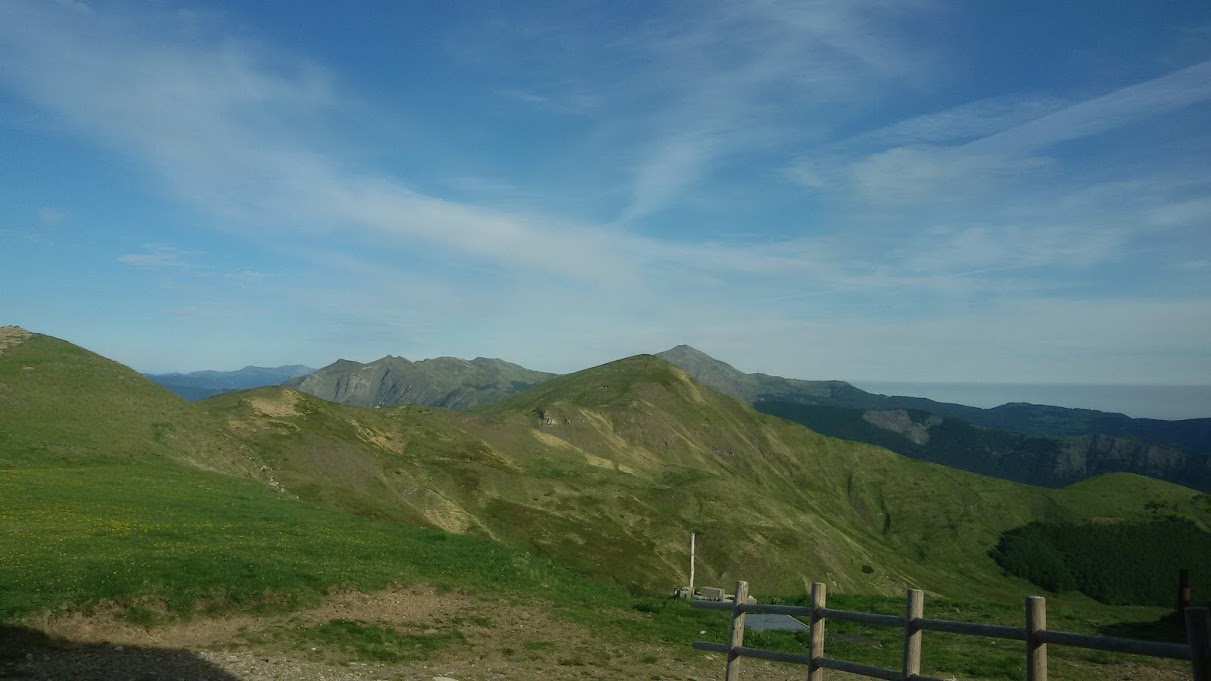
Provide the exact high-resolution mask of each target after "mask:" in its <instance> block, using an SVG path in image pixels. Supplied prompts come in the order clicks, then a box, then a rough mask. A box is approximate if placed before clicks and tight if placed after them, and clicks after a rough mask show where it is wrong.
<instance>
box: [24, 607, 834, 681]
mask: <svg viewBox="0 0 1211 681" xmlns="http://www.w3.org/2000/svg"><path fill="white" fill-rule="evenodd" d="M333 621H354V622H362V623H373V624H387V625H391V626H393V627H399V628H400V629H401V630H408V631H416V632H434V635H438V633H439V632H441V633H445V632H451V631H457V632H459V633H460V635H461V639H460V640H459V641H458V642H457V643H454V644H452V645H449V646H447V647H444V648H442V649H440V650H438V651H436V652H435V653H434V654H432V655H430V656H428V657H427V658H425V659H421V660H415V661H412V660H410V661H407V662H378V661H374V660H366V659H359V658H358V657H357V656H356V655H353V654H351V653H349V652H348V651H344V650H339V649H338V650H333V649H324V648H323V647H321V646H316V645H313V642H309V641H306V640H303V639H300V638H299V637H298V635H297V632H299V631H304V630H307V629H308V628H309V627H314V626H317V625H320V624H323V623H325V622H333ZM22 624H23V627H22V631H23V635H22V636H18V637H9V639H10V640H12V641H13V643H11V644H10V645H9V646H8V647H9V648H11V649H10V650H8V651H7V652H0V677H7V676H12V677H15V678H29V679H132V678H134V679H144V678H146V679H161V678H172V679H176V678H207V679H211V680H215V679H218V680H221V681H232V680H244V681H260V680H264V679H328V680H333V681H344V680H347V679H348V680H354V679H356V680H362V679H400V680H404V679H407V680H412V679H416V680H423V681H434V679H438V678H442V677H444V678H447V679H455V680H456V681H479V680H482V681H487V680H500V679H557V680H563V679H568V680H571V679H603V680H604V679H650V680H661V679H663V680H667V681H690V680H697V679H712V680H713V679H718V678H721V677H722V676H723V669H724V664H725V659H724V657H723V656H722V655H719V654H712V653H703V652H697V651H693V650H691V649H690V648H689V642H688V641H686V642H685V644H684V645H663V646H662V645H656V644H648V643H643V644H629V643H626V642H625V641H616V640H611V639H609V638H608V637H602V636H600V635H598V633H597V632H594V631H593V630H592V629H590V628H589V627H587V626H585V625H582V624H580V623H577V622H572V621H568V620H567V619H564V618H561V617H559V616H558V614H556V613H553V612H550V611H548V610H546V609H544V608H543V607H542V605H541V604H538V603H536V604H534V605H533V607H524V606H522V605H520V604H517V603H511V602H507V601H503V600H494V599H488V598H483V597H477V596H473V595H468V594H463V593H452V592H442V591H438V590H435V589H432V588H428V587H400V588H394V589H389V590H387V591H382V592H378V593H373V594H365V593H360V592H355V591H350V592H342V593H336V594H333V595H332V596H330V597H329V598H328V599H327V600H326V601H325V602H324V603H322V604H321V605H320V606H319V607H316V608H313V609H310V610H304V611H299V612H293V613H285V614H279V615H264V616H257V615H244V614H241V615H233V616H228V617H221V618H198V619H195V620H192V621H189V622H178V623H170V624H165V625H161V626H155V627H150V628H145V627H142V626H139V625H136V624H132V623H130V622H127V621H125V620H124V619H122V618H121V613H119V612H117V611H115V610H97V611H95V612H94V613H93V614H92V615H89V616H85V615H83V614H79V613H76V614H70V615H66V616H60V617H53V618H52V617H36V618H30V619H28V620H26V621H25V622H23V623H22ZM0 633H2V632H0ZM744 664H745V672H744V678H745V679H746V680H753V681H755V680H757V679H770V680H774V681H782V680H783V679H785V680H787V681H789V680H790V679H801V678H802V677H803V673H804V672H803V669H802V668H801V667H793V666H789V665H777V664H773V663H767V662H764V661H760V660H745V662H744ZM829 678H830V679H837V680H838V681H842V680H845V681H848V679H851V678H855V677H850V676H848V675H843V674H838V673H830V676H829Z"/></svg>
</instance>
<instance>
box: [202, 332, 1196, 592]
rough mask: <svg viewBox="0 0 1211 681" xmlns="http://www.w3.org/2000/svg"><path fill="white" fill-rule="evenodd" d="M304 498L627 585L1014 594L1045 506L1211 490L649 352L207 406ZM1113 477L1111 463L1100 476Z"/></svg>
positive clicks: (1086, 505)
mask: <svg viewBox="0 0 1211 681" xmlns="http://www.w3.org/2000/svg"><path fill="white" fill-rule="evenodd" d="M203 405H205V406H206V407H207V408H208V409H209V410H210V411H211V412H212V413H214V414H216V415H220V416H222V417H223V418H225V419H227V422H228V424H229V427H230V428H231V430H232V431H233V432H235V433H238V434H239V436H240V437H241V438H242V439H243V440H244V441H245V442H246V443H247V444H248V446H249V447H250V448H252V449H255V450H258V451H261V452H264V453H265V462H266V465H267V466H268V467H269V468H270V470H271V472H272V474H273V476H274V478H275V480H277V481H280V482H281V483H282V484H283V485H284V486H285V487H286V488H287V489H289V490H291V491H292V492H294V493H297V494H299V495H301V496H303V497H304V498H307V499H312V500H315V501H319V502H322V503H325V504H329V505H335V506H338V507H341V508H347V509H350V510H354V511H357V512H360V513H364V514H373V515H381V516H384V517H390V518H396V519H400V520H404V521H407V522H414V523H422V524H429V525H433V526H436V527H443V528H446V529H449V530H451V531H455V532H468V533H482V534H485V535H487V536H490V537H493V538H497V539H499V540H501V541H503V542H505V543H508V544H510V545H513V546H517V547H520V548H524V549H527V550H529V551H532V552H535V553H537V554H539V555H543V556H547V557H549V558H551V559H552V560H554V561H556V562H558V563H559V564H563V565H568V566H571V567H572V568H574V569H575V570H577V571H579V572H581V573H584V574H588V575H592V576H594V577H596V578H598V579H602V580H608V581H613V582H615V583H617V584H621V585H624V586H626V587H628V588H631V589H638V590H640V591H648V592H657V593H659V592H663V591H664V590H666V589H667V588H668V587H669V586H671V585H672V584H675V583H678V582H681V581H684V580H685V579H686V577H687V575H686V573H687V566H686V558H687V556H686V553H687V551H686V546H685V544H686V539H687V537H688V535H689V532H690V531H698V532H699V533H700V534H699V557H700V564H699V575H700V582H702V583H706V582H708V581H710V582H716V583H724V584H726V583H729V582H731V581H732V580H734V579H737V578H745V579H748V580H749V581H751V582H753V583H754V584H755V588H759V589H765V590H768V591H782V592H785V591H794V590H797V589H801V588H802V586H803V584H804V583H805V582H806V581H810V580H811V579H818V578H819V577H820V576H821V575H827V576H828V578H829V580H831V581H832V583H833V584H834V587H835V588H839V589H843V590H866V591H870V590H874V591H882V592H895V591H897V590H899V589H901V588H902V587H903V585H904V584H905V583H914V584H920V585H924V586H926V587H927V588H930V589H933V590H936V591H938V592H940V593H946V594H950V595H960V596H961V595H969V594H974V593H980V594H988V593H997V592H1000V593H1006V594H1008V593H1015V594H1016V593H1018V591H1019V590H1020V589H1021V588H1024V587H1023V585H1022V584H1021V583H1014V582H1007V581H1006V580H1005V579H1004V578H1003V577H1002V576H1001V572H1000V569H999V568H998V567H997V566H996V565H995V563H993V561H992V560H991V559H990V558H989V557H988V555H987V553H988V551H989V550H990V549H991V548H992V547H993V546H994V545H995V544H996V541H997V539H998V537H999V535H1000V533H1001V532H1003V531H1005V530H1008V529H1011V528H1013V527H1017V526H1020V525H1023V524H1025V523H1027V522H1030V521H1032V520H1042V519H1083V518H1088V517H1095V516H1107V517H1124V518H1139V519H1146V518H1150V517H1151V516H1152V513H1153V512H1152V511H1150V510H1149V509H1148V508H1145V504H1147V503H1149V502H1150V501H1154V500H1162V501H1163V503H1164V504H1166V505H1167V506H1166V507H1167V508H1173V509H1177V510H1178V511H1179V512H1180V513H1182V514H1185V515H1188V516H1190V517H1194V518H1197V519H1198V522H1201V523H1206V522H1207V520H1208V518H1211V515H1208V512H1207V511H1208V509H1207V508H1206V505H1205V503H1203V502H1200V501H1199V500H1200V499H1205V497H1203V496H1202V495H1198V494H1196V493H1194V492H1192V491H1190V490H1185V489H1181V488H1177V487H1173V486H1171V485H1166V484H1163V483H1157V482H1155V481H1150V480H1147V479H1143V478H1138V477H1134V476H1129V478H1130V479H1131V480H1132V482H1131V483H1130V485H1129V487H1131V491H1130V492H1129V493H1127V494H1123V495H1119V496H1118V497H1117V498H1116V499H1115V500H1114V501H1111V502H1105V500H1104V499H1103V496H1102V495H1101V493H1099V492H1097V491H1095V492H1094V493H1093V494H1092V495H1087V494H1085V493H1084V492H1082V491H1081V489H1083V488H1081V489H1077V490H1074V491H1070V490H1043V489H1038V488H1031V487H1023V486H1021V485H1016V484H1013V483H1009V482H1005V481H1000V480H993V479H989V478H984V477H980V476H977V475H972V474H969V473H965V472H962V471H956V470H952V469H948V468H945V467H942V466H936V465H932V464H927V463H923V462H917V461H912V460H909V459H906V458H904V457H901V456H898V455H895V454H892V453H891V452H888V451H886V450H882V449H879V448H876V447H873V446H868V445H861V444H855V443H849V442H843V441H840V440H836V439H832V438H827V437H824V436H821V435H818V434H816V433H813V432H811V431H808V430H806V429H803V428H801V427H798V426H795V425H793V424H789V423H787V422H785V421H782V420H781V419H776V418H772V417H768V416H765V415H762V414H759V413H757V412H755V411H754V410H752V409H751V408H749V407H747V406H745V405H743V404H741V403H739V402H737V401H736V400H734V399H731V398H729V397H727V396H724V395H721V394H719V393H716V392H714V391H712V390H710V389H708V388H705V387H704V386H701V385H699V384H697V383H696V382H694V381H693V380H691V379H690V378H689V377H688V375H686V374H685V372H683V371H681V370H679V369H677V368H676V367H673V366H672V365H670V364H668V363H667V362H664V361H663V360H660V359H658V358H655V357H651V356H641V357H635V358H630V359H627V360H621V361H618V362H613V363H610V364H607V365H604V366H602V367H597V368H594V369H590V370H586V371H583V372H579V373H576V374H571V375H568V376H562V377H559V378H556V379H553V380H551V381H549V382H547V383H544V384H543V385H541V386H538V387H536V388H533V389H531V390H529V391H526V392H524V393H520V394H518V395H515V396H513V397H511V398H509V399H508V400H505V401H504V402H502V403H500V404H497V405H493V406H491V407H487V408H485V409H484V410H483V411H482V412H480V413H472V414H468V413H462V412H454V411H447V410H441V409H433V408H425V407H417V406H406V407H405V406H401V407H394V408H383V409H375V410H366V409H357V408H353V407H347V406H343V405H335V404H331V403H327V402H324V401H321V400H317V399H315V398H312V397H309V396H305V395H301V394H298V393H294V392H292V391H289V390H287V389H281V388H277V389H261V390H257V391H252V392H248V393H241V394H232V395H224V396H220V397H216V398H212V399H211V400H207V401H206V402H204V403H203ZM1090 485H1091V486H1092V488H1093V489H1095V490H1097V489H1098V488H1099V487H1100V486H1106V487H1107V488H1108V489H1109V488H1113V489H1114V491H1115V493H1117V491H1118V487H1119V486H1120V485H1121V483H1119V482H1117V479H1116V478H1106V479H1103V480H1097V481H1093V482H1091V483H1090Z"/></svg>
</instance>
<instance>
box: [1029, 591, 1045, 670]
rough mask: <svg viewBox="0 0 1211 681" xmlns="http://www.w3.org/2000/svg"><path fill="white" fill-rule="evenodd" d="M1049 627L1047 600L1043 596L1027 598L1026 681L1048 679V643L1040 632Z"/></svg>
mask: <svg viewBox="0 0 1211 681" xmlns="http://www.w3.org/2000/svg"><path fill="white" fill-rule="evenodd" d="M1046 629H1047V601H1046V599H1044V598H1043V597H1042V596H1030V597H1028V598H1027V599H1026V681H1047V644H1046V643H1043V642H1042V641H1040V640H1039V632H1040V631H1045V630H1046Z"/></svg>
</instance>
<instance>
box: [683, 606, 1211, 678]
mask: <svg viewBox="0 0 1211 681" xmlns="http://www.w3.org/2000/svg"><path fill="white" fill-rule="evenodd" d="M825 596H826V590H825V587H824V584H821V583H819V582H815V583H813V584H812V603H811V606H810V607H808V606H801V605H772V604H762V603H746V602H745V601H746V600H747V599H748V582H736V598H735V601H734V602H732V603H726V602H723V603H720V602H711V601H693V602H692V603H691V605H693V606H694V607H696V608H708V609H711V610H727V611H729V612H731V615H732V626H731V632H730V635H729V638H728V640H729V642H728V643H727V644H723V643H707V642H705V641H694V644H693V645H694V647H695V648H697V649H698V650H710V651H714V652H717V653H725V654H726V655H727V673H726V676H725V677H724V678H725V679H726V681H738V680H739V679H740V659H741V658H743V657H755V658H760V659H763V660H773V661H775V662H788V663H790V664H801V665H806V666H807V678H808V681H823V680H824V670H825V669H836V670H838V671H844V672H850V673H852V674H858V675H860V676H866V677H870V678H874V679H886V680H887V681H943V680H942V679H937V678H934V677H930V676H922V675H921V634H922V632H926V631H941V632H946V633H950V634H963V635H966V636H986V637H989V638H1004V639H1009V640H1012V641H1024V642H1025V644H1026V646H1025V647H1026V650H1025V656H1024V662H1025V665H1026V681H1047V644H1048V643H1053V644H1055V645H1062V646H1072V647H1076V648H1085V649H1089V650H1108V651H1111V652H1118V653H1130V654H1134V655H1147V656H1150V657H1164V658H1170V659H1176V660H1190V663H1191V669H1192V672H1193V677H1192V678H1193V679H1194V681H1211V616H1209V615H1208V611H1207V608H1187V609H1186V636H1187V639H1186V640H1187V642H1186V643H1162V642H1157V641H1141V640H1136V639H1130V638H1114V637H1110V636H1092V635H1089V634H1074V633H1069V632H1064V631H1052V630H1050V629H1048V628H1047V608H1046V602H1045V601H1044V599H1043V598H1042V597H1039V596H1031V597H1029V598H1027V599H1026V626H1023V627H1008V626H1000V625H993V624H976V623H974V622H956V621H953V620H937V619H927V618H926V617H925V596H924V594H923V593H922V592H921V591H919V590H917V589H910V590H909V591H908V598H907V606H906V608H905V613H904V616H903V617H901V616H899V615H880V614H876V613H869V612H852V611H849V610H833V609H831V608H828V607H826V605H825ZM746 613H753V614H757V613H768V614H778V615H799V616H805V617H808V618H809V622H810V631H809V636H810V644H809V645H810V650H809V651H808V654H806V655H803V654H796V653H783V652H778V651H773V650H763V649H761V648H746V647H745V646H744V616H745V614H746ZM829 619H833V620H839V621H842V622H857V623H859V624H867V625H880V626H888V627H898V628H901V629H903V630H904V655H903V665H902V666H901V667H900V669H898V670H894V669H884V668H882V667H874V666H871V665H868V664H860V663H857V662H849V661H846V660H835V659H832V658H828V657H825V656H824V622H825V620H829Z"/></svg>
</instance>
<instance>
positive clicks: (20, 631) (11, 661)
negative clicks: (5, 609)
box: [0, 624, 239, 681]
mask: <svg viewBox="0 0 1211 681" xmlns="http://www.w3.org/2000/svg"><path fill="white" fill-rule="evenodd" d="M0 678H5V679H79V680H81V681H83V680H84V679H101V680H109V679H113V680H116V679H122V680H123V681H129V680H131V679H206V680H207V681H239V678H238V677H236V676H232V675H231V674H229V673H227V672H225V671H223V670H222V669H220V668H219V667H216V666H215V665H213V664H211V663H210V662H207V661H206V660H203V659H202V658H200V657H198V656H197V655H195V654H193V653H191V652H189V651H187V650H170V649H165V648H148V647H144V646H115V645H111V644H101V643H75V642H72V641H68V640H65V639H61V638H55V637H52V636H47V635H46V634H44V633H42V632H39V631H34V630H32V629H27V628H25V627H16V626H11V625H6V624H0Z"/></svg>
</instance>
